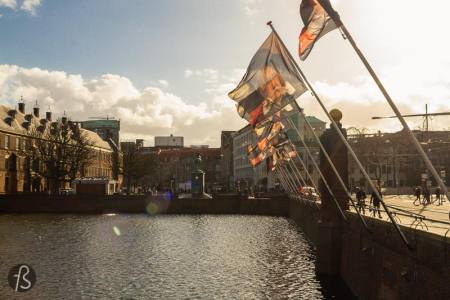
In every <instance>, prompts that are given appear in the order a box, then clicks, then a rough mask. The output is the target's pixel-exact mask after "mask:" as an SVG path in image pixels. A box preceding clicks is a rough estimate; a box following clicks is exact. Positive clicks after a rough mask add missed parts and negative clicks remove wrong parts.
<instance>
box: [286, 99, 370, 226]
mask: <svg viewBox="0 0 450 300" xmlns="http://www.w3.org/2000/svg"><path fill="white" fill-rule="evenodd" d="M295 104H296V105H297V109H298V110H300V115H301V116H302V117H303V119H304V120H305V123H306V125H308V129H309V130H310V131H311V132H312V134H313V136H314V138H315V140H316V142H317V143H318V144H319V147H320V149H321V150H322V153H323V155H324V156H325V158H326V160H327V161H328V163H329V164H330V166H331V169H332V170H333V172H334V174H335V175H336V177H337V178H338V180H339V183H340V184H341V187H342V188H343V189H344V191H345V192H346V194H347V197H348V198H349V200H350V203H351V204H352V206H353V207H354V208H355V211H356V213H357V214H358V217H359V219H360V220H361V222H362V223H363V225H364V227H365V228H366V229H367V230H368V231H369V232H370V229H369V226H367V223H366V221H365V220H364V218H363V217H362V215H361V213H360V212H359V210H358V208H357V207H356V204H355V201H354V200H353V198H352V195H351V193H350V191H349V190H348V188H347V186H346V185H345V183H344V180H343V179H342V177H341V175H340V174H339V172H338V170H337V169H336V166H335V165H334V163H333V162H332V161H331V158H330V156H329V155H328V153H327V151H326V150H325V147H324V146H323V144H322V142H321V141H320V139H319V137H318V136H317V134H316V132H315V131H314V128H313V127H312V126H311V123H309V121H308V119H306V116H305V114H304V113H303V110H302V109H301V108H300V106H299V105H298V103H297V101H296V102H295ZM296 130H297V133H298V135H300V132H298V129H296ZM303 143H304V144H305V145H306V143H305V142H304V141H303ZM311 156H312V155H311ZM311 160H312V162H313V164H314V165H315V166H316V168H317V169H318V170H319V172H320V175H321V177H322V180H324V181H325V179H324V176H323V174H322V172H321V171H320V168H319V167H318V166H317V164H316V162H315V160H314V158H312V159H311Z"/></svg>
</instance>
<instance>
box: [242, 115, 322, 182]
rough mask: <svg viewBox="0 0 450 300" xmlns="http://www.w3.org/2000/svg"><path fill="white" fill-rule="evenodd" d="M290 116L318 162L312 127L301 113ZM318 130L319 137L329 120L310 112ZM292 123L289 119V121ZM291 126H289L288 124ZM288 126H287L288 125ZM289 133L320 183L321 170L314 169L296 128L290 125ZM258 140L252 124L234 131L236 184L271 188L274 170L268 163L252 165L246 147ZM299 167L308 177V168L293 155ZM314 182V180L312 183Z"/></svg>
mask: <svg viewBox="0 0 450 300" xmlns="http://www.w3.org/2000/svg"><path fill="white" fill-rule="evenodd" d="M288 118H289V119H290V120H291V121H292V124H293V125H294V126H295V127H296V128H297V129H298V131H299V132H300V135H301V137H302V138H303V139H304V140H305V143H306V145H307V146H308V148H309V150H310V152H311V154H312V155H313V157H314V160H315V161H316V163H317V164H318V163H319V147H318V145H317V143H316V142H315V141H314V138H313V135H312V133H311V131H310V130H309V129H308V127H307V125H306V123H305V120H304V118H302V117H301V115H300V114H298V113H294V112H293V113H291V114H289V115H288ZM306 118H307V119H308V121H309V122H310V123H311V126H312V127H313V129H314V131H315V133H316V134H317V135H318V136H319V137H320V136H321V135H322V133H323V132H324V131H325V125H326V123H325V122H323V121H321V120H319V119H318V118H316V117H314V116H307V117H306ZM289 124H290V122H289ZM289 127H290V126H289ZM289 127H288V128H289ZM287 134H288V136H289V139H290V140H291V142H292V143H293V144H294V145H295V147H296V149H297V153H298V154H299V156H300V158H301V159H302V160H303V161H304V163H305V167H306V168H307V169H308V172H309V173H310V174H311V176H312V178H313V181H314V183H315V184H316V185H317V184H318V181H319V174H318V172H317V171H316V170H315V168H314V165H313V163H312V162H311V158H310V157H309V156H308V155H307V152H306V149H305V147H304V145H303V143H302V142H301V140H300V137H299V136H298V133H297V130H295V129H293V128H290V129H288V130H287ZM256 141H257V137H256V134H255V133H254V131H253V128H252V127H251V126H250V125H247V126H245V127H243V128H241V129H240V130H239V131H236V132H235V133H234V134H233V176H234V181H235V184H236V185H241V186H247V187H250V186H252V187H254V188H255V189H263V190H264V189H271V188H274V187H275V186H276V182H277V179H276V178H275V176H274V175H273V173H272V172H267V166H266V164H265V163H261V164H260V165H258V166H256V167H252V166H251V165H250V163H249V160H248V155H247V149H248V146H249V145H254V144H255V143H256ZM294 162H295V163H296V166H297V168H298V169H299V170H300V171H301V172H302V176H303V178H307V175H306V172H305V170H304V168H303V167H302V165H301V163H300V162H299V160H298V159H297V158H295V159H294ZM309 184H311V183H309Z"/></svg>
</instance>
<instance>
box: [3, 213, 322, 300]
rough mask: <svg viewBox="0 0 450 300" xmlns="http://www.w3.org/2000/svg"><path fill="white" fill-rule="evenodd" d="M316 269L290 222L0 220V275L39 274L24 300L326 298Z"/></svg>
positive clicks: (133, 217) (7, 294)
mask: <svg viewBox="0 0 450 300" xmlns="http://www.w3.org/2000/svg"><path fill="white" fill-rule="evenodd" d="M118 233H119V234H118ZM314 260H315V257H314V255H313V252H312V251H311V248H310V246H309V244H308V243H307V242H306V241H305V239H304V237H303V235H302V234H301V232H299V231H298V230H297V228H296V227H295V226H294V225H293V224H292V223H290V222H289V221H288V220H286V219H284V218H272V217H250V216H158V217H149V216H145V215H115V216H111V215H104V216H68V215H2V216H0V273H1V274H7V272H8V270H9V268H10V267H12V266H14V265H15V264H18V263H27V264H29V265H31V266H32V267H33V268H34V270H35V271H36V272H37V278H38V281H37V283H36V285H35V287H34V288H33V289H32V290H31V291H29V292H27V293H26V294H23V295H21V297H22V296H23V298H24V299H36V298H40V299H80V298H81V299H92V298H103V299H107V298H114V299H120V298H123V299H192V298H198V299H211V298H219V299H231V298H233V299H236V298H239V299H242V298H245V299H261V298H271V299H273V298H276V299H280V298H283V299H284V298H294V299H322V294H321V287H320V284H319V282H318V280H317V279H316V277H315V275H314ZM13 293H14V292H13V291H12V290H11V289H10V288H9V286H8V285H7V283H6V280H4V282H1V283H0V294H2V295H5V297H6V298H10V297H12V296H13Z"/></svg>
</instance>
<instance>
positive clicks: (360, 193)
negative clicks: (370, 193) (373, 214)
mask: <svg viewBox="0 0 450 300" xmlns="http://www.w3.org/2000/svg"><path fill="white" fill-rule="evenodd" d="M356 203H357V204H358V211H359V212H360V213H363V214H366V209H365V206H366V193H365V192H364V190H363V189H362V188H359V187H357V188H356Z"/></svg>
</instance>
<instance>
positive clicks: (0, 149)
mask: <svg viewBox="0 0 450 300" xmlns="http://www.w3.org/2000/svg"><path fill="white" fill-rule="evenodd" d="M59 122H60V123H64V124H65V125H67V126H70V127H71V128H74V126H76V127H77V128H78V130H80V132H82V133H83V134H84V135H85V136H86V137H87V139H89V140H90V141H91V142H92V151H93V152H94V154H95V155H94V159H93V160H92V161H91V162H90V163H89V164H87V165H85V166H84V167H83V170H82V172H81V173H82V174H78V175H79V176H80V177H83V176H89V177H104V178H111V179H113V178H114V175H113V168H112V163H111V159H112V156H113V152H114V151H113V149H112V148H111V146H110V145H109V144H108V143H107V142H105V141H103V140H102V139H101V138H100V136H99V135H98V134H97V133H95V132H92V131H89V130H86V129H83V128H79V127H78V124H77V123H75V122H71V121H70V120H69V119H68V118H67V117H66V116H63V117H62V118H61V120H59ZM55 124H59V123H58V122H54V121H53V120H52V113H51V112H49V111H48V112H46V114H45V118H41V117H40V111H39V107H37V106H36V107H34V108H33V112H32V113H29V114H26V113H25V103H23V102H20V103H19V104H18V109H15V108H11V107H8V106H6V105H0V193H16V192H32V191H34V192H38V191H45V190H50V186H51V184H52V183H51V182H49V180H48V179H46V178H44V177H42V175H41V174H42V172H40V171H42V168H45V167H44V166H43V165H42V163H41V162H40V161H39V159H38V158H33V157H31V153H30V152H29V150H28V149H30V148H29V145H30V142H32V140H33V138H32V137H31V136H30V132H31V131H30V130H31V129H32V128H37V127H42V128H48V127H49V126H54V125H55ZM33 144H34V143H33ZM67 187H68V186H66V184H64V185H63V186H60V188H67Z"/></svg>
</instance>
